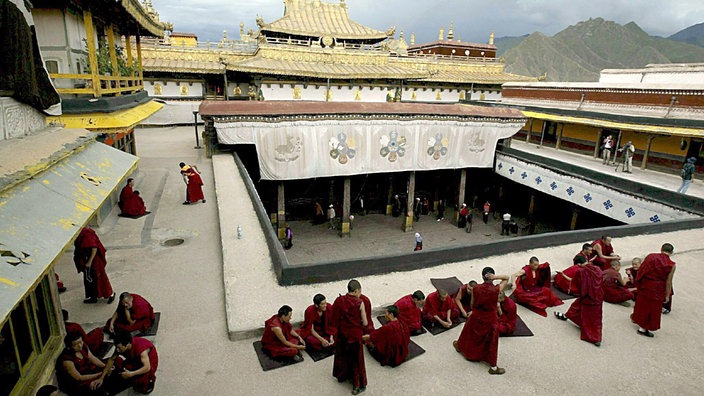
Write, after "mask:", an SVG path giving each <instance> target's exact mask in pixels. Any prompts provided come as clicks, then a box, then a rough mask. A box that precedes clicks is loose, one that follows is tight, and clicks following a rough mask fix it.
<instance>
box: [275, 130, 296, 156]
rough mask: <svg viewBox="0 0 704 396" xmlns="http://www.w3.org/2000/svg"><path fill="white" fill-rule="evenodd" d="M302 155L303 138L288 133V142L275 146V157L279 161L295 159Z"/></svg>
mask: <svg viewBox="0 0 704 396" xmlns="http://www.w3.org/2000/svg"><path fill="white" fill-rule="evenodd" d="M300 156H301V138H300V137H293V136H289V135H286V144H280V145H278V146H276V147H275V148H274V159H276V160H277V161H279V162H290V161H295V160H297V159H298V157H300Z"/></svg>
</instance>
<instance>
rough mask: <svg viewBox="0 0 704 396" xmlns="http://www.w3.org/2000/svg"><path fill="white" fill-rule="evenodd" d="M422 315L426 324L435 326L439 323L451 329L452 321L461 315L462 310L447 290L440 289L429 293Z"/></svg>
mask: <svg viewBox="0 0 704 396" xmlns="http://www.w3.org/2000/svg"><path fill="white" fill-rule="evenodd" d="M422 315H423V325H424V326H426V327H433V326H435V325H436V324H437V325H440V326H442V327H444V328H446V329H449V328H450V327H452V322H456V321H457V319H458V318H459V317H460V310H459V309H458V308H457V306H456V305H455V301H454V300H453V299H452V297H450V295H449V294H447V291H445V290H444V289H438V290H436V291H434V292H432V293H430V294H428V297H427V298H426V299H425V305H424V306H423V313H422Z"/></svg>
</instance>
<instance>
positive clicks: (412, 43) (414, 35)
mask: <svg viewBox="0 0 704 396" xmlns="http://www.w3.org/2000/svg"><path fill="white" fill-rule="evenodd" d="M411 45H416V34H415V33H411Z"/></svg>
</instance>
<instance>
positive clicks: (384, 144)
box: [379, 131, 406, 162]
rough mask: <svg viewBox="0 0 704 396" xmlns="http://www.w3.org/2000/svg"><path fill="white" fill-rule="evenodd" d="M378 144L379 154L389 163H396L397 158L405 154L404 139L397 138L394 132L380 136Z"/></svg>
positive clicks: (403, 137) (402, 137) (396, 133)
mask: <svg viewBox="0 0 704 396" xmlns="http://www.w3.org/2000/svg"><path fill="white" fill-rule="evenodd" d="M379 143H380V144H381V150H379V154H381V156H382V157H386V158H387V159H388V160H389V162H396V160H397V159H398V157H403V156H404V155H405V154H406V137H405V136H398V132H396V131H393V132H389V134H388V135H383V136H381V138H379Z"/></svg>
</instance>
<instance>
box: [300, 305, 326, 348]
mask: <svg viewBox="0 0 704 396" xmlns="http://www.w3.org/2000/svg"><path fill="white" fill-rule="evenodd" d="M331 312H332V305H331V304H328V302H327V300H326V299H325V296H324V295H322V294H316V295H315V296H314V297H313V305H310V306H308V308H306V311H305V314H304V316H303V324H302V325H301V328H300V329H298V334H299V335H300V336H301V338H302V339H303V341H305V344H306V347H307V348H308V349H309V350H314V351H322V350H326V349H331V348H332V347H333V345H334V344H335V337H333V334H334V329H333V325H332V318H331V316H332V315H331V314H330V313H331Z"/></svg>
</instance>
